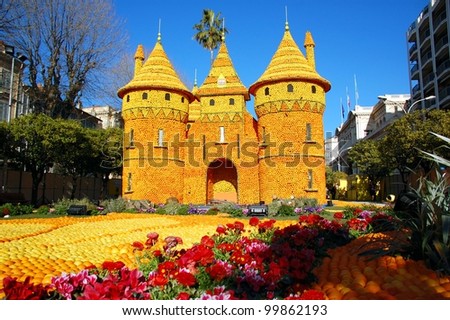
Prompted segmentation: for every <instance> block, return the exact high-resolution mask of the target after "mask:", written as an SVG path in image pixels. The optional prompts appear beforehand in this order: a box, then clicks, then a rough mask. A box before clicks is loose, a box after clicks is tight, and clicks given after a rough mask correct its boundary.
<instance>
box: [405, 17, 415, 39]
mask: <svg viewBox="0 0 450 320" xmlns="http://www.w3.org/2000/svg"><path fill="white" fill-rule="evenodd" d="M416 31H417V23H416V22H415V21H414V22H413V23H411V25H410V26H409V28H408V31H407V33H406V34H407V38H408V41H414V40H415V37H416Z"/></svg>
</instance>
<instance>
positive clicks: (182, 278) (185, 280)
mask: <svg viewBox="0 0 450 320" xmlns="http://www.w3.org/2000/svg"><path fill="white" fill-rule="evenodd" d="M175 279H176V280H177V281H178V282H179V283H180V284H182V285H183V286H186V287H192V286H194V285H195V284H196V283H197V279H195V277H194V275H193V274H192V273H189V272H187V271H180V272H179V273H178V274H177V275H176V276H175Z"/></svg>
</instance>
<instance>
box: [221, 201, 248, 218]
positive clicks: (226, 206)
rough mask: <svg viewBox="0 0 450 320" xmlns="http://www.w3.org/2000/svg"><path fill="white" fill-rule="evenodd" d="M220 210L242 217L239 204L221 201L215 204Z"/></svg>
mask: <svg viewBox="0 0 450 320" xmlns="http://www.w3.org/2000/svg"><path fill="white" fill-rule="evenodd" d="M217 209H218V210H219V211H220V212H223V213H227V214H229V215H230V216H232V217H242V216H243V211H242V208H241V207H240V206H238V205H237V204H235V203H232V202H225V203H221V204H219V205H218V206H217Z"/></svg>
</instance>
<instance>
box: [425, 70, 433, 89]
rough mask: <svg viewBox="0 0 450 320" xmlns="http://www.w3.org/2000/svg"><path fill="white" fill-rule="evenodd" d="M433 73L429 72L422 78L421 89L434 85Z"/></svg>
mask: <svg viewBox="0 0 450 320" xmlns="http://www.w3.org/2000/svg"><path fill="white" fill-rule="evenodd" d="M433 80H434V73H430V74H428V75H427V76H425V77H424V78H423V83H424V86H423V90H424V91H426V90H427V89H428V88H429V87H430V86H433V85H434V81H433Z"/></svg>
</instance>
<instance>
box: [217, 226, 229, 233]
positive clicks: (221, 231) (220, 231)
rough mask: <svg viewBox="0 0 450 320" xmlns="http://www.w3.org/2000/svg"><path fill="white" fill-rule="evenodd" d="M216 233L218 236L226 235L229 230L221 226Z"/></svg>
mask: <svg viewBox="0 0 450 320" xmlns="http://www.w3.org/2000/svg"><path fill="white" fill-rule="evenodd" d="M216 232H217V233H218V234H225V233H227V229H226V228H225V227H224V226H223V225H219V226H218V227H217V229H216Z"/></svg>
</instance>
